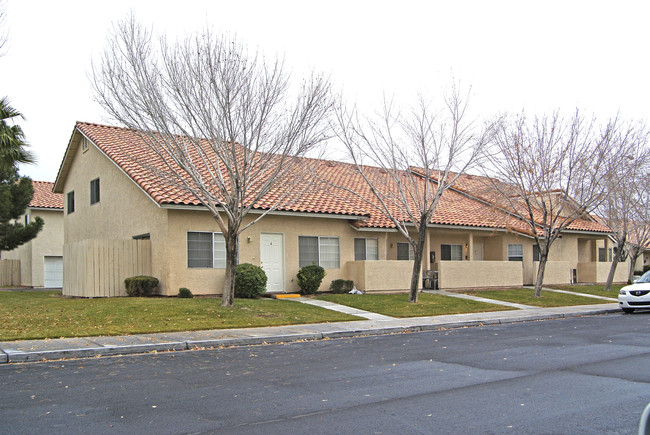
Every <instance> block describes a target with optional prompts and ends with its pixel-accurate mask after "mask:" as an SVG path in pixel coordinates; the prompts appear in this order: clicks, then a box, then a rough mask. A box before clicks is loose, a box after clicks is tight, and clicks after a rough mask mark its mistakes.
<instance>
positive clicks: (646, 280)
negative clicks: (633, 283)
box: [637, 270, 650, 284]
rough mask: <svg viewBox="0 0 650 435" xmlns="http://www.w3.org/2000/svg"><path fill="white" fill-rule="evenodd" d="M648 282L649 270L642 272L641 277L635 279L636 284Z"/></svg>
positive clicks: (649, 280)
mask: <svg viewBox="0 0 650 435" xmlns="http://www.w3.org/2000/svg"><path fill="white" fill-rule="evenodd" d="M646 282H650V270H649V271H647V272H646V273H644V274H643V276H642V277H641V278H639V280H638V281H637V284H641V283H646Z"/></svg>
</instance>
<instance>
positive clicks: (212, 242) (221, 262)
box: [185, 231, 228, 269]
mask: <svg viewBox="0 0 650 435" xmlns="http://www.w3.org/2000/svg"><path fill="white" fill-rule="evenodd" d="M190 234H211V235H212V237H210V264H211V266H191V265H190ZM217 237H220V238H221V239H223V249H219V251H218V253H223V258H221V257H220V256H219V257H218V256H217V255H215V252H217V251H215V249H216V244H215V242H216V241H215V238H217ZM185 239H186V249H185V254H186V257H187V263H186V264H187V268H188V269H225V268H226V263H227V255H228V254H227V252H226V238H225V237H224V235H223V234H222V233H219V232H212V231H187V232H186V235H185ZM194 242H196V240H194ZM219 245H221V240H220V241H219ZM195 260H196V259H195ZM217 262H218V263H217Z"/></svg>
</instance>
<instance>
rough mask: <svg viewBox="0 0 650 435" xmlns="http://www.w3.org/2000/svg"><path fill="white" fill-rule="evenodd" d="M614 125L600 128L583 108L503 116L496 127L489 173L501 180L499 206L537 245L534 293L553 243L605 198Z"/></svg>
mask: <svg viewBox="0 0 650 435" xmlns="http://www.w3.org/2000/svg"><path fill="white" fill-rule="evenodd" d="M612 130H613V125H612V123H609V124H607V125H606V126H604V127H603V128H602V129H598V128H597V127H596V123H595V121H594V120H593V119H585V118H584V117H583V116H582V115H581V114H580V113H579V112H577V111H576V113H575V115H574V116H572V117H569V118H565V117H562V116H560V115H559V114H558V113H557V112H556V113H554V114H553V115H551V116H542V117H533V118H528V117H527V116H526V115H525V114H523V113H522V114H520V115H518V116H509V117H503V118H502V120H501V122H499V124H498V127H497V128H496V130H495V134H494V135H493V136H492V137H493V141H492V144H493V148H492V154H491V155H490V162H491V164H490V165H489V169H490V171H493V172H490V174H489V175H492V176H494V177H495V178H496V180H499V181H501V182H503V183H500V182H496V180H495V182H494V183H493V184H492V187H493V189H494V192H496V193H498V195H497V196H498V199H497V200H496V201H497V205H498V207H500V208H502V209H504V210H506V211H508V212H509V213H511V214H513V215H516V216H518V217H519V218H520V219H521V220H522V221H523V222H524V223H525V225H526V226H527V228H528V229H529V231H530V233H531V234H532V236H533V238H534V239H535V243H536V245H537V247H538V249H539V267H538V270H537V279H536V282H535V296H537V297H540V296H541V290H542V283H543V281H544V270H545V267H546V262H547V260H548V255H549V252H550V249H551V246H552V245H553V242H555V240H557V239H558V237H560V236H561V234H562V233H563V232H564V231H565V230H567V229H568V228H570V226H571V225H572V224H573V223H574V222H575V221H576V220H578V219H587V220H589V219H591V218H590V217H589V213H590V212H591V211H593V210H594V209H595V208H596V207H597V206H598V205H600V203H601V202H602V201H603V195H602V185H603V178H604V176H605V174H606V171H605V170H604V169H605V168H604V167H603V166H600V165H598V162H600V161H602V160H603V159H604V158H605V156H607V155H608V154H607V153H608V151H609V147H610V142H611V136H612Z"/></svg>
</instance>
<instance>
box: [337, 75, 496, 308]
mask: <svg viewBox="0 0 650 435" xmlns="http://www.w3.org/2000/svg"><path fill="white" fill-rule="evenodd" d="M467 104H468V99H467V98H464V96H462V95H461V94H460V93H459V92H458V90H457V88H456V87H453V88H452V89H451V92H450V93H449V95H447V96H446V97H445V99H444V105H443V107H442V108H441V109H439V110H437V111H434V110H433V109H432V106H431V104H429V103H426V102H425V101H424V100H423V99H422V98H420V103H419V106H417V107H414V108H412V109H411V110H410V111H409V112H406V113H403V112H400V111H398V110H396V109H395V107H394V105H393V104H392V102H390V103H389V102H386V101H385V102H384V107H383V113H382V114H381V115H379V116H377V117H375V118H369V117H362V116H360V115H359V114H358V113H357V111H356V110H347V109H346V108H344V107H339V108H338V110H337V118H338V126H339V128H338V136H339V138H340V139H341V141H342V142H343V144H345V147H346V148H347V151H348V153H349V155H350V157H351V159H352V161H353V162H354V164H355V166H356V169H357V170H358V172H359V173H360V174H361V177H362V178H363V180H364V181H365V184H366V186H367V187H368V188H369V190H370V192H371V195H364V194H362V193H359V192H355V191H352V193H355V194H357V195H358V196H359V197H360V198H361V199H363V200H364V201H365V202H366V203H367V204H368V205H370V207H371V208H372V209H374V210H376V211H377V212H378V213H381V214H383V215H384V216H385V217H386V218H388V219H389V220H390V221H391V222H392V223H393V225H394V226H395V227H396V228H397V229H398V230H399V231H400V233H401V234H402V235H403V236H404V237H405V238H406V239H407V240H408V242H409V243H410V244H411V246H412V247H413V251H414V257H415V258H414V262H413V273H412V275H411V284H410V295H409V301H410V302H417V300H418V293H417V291H418V288H419V282H420V273H421V269H422V259H423V252H424V245H425V240H426V234H427V226H428V225H429V223H430V222H431V219H432V217H433V214H434V213H435V211H436V207H437V206H438V203H439V202H440V198H441V197H442V195H443V194H444V192H445V191H446V190H447V189H448V188H449V187H450V186H451V185H452V184H453V183H454V181H455V180H456V179H457V178H458V177H459V176H460V175H461V174H463V173H465V172H467V171H468V170H469V169H470V168H471V167H472V166H473V165H474V164H476V163H477V159H478V158H479V156H480V155H481V151H482V148H483V146H484V145H485V144H486V143H487V142H488V139H487V138H488V131H489V130H488V129H478V128H475V127H476V126H475V125H474V124H473V123H472V122H470V121H468V119H467V108H468V106H467ZM365 163H369V164H371V165H373V166H374V167H368V166H365ZM378 168H379V171H377V169H378ZM378 172H379V173H378ZM339 187H340V188H344V187H343V186H339ZM412 230H414V231H412Z"/></svg>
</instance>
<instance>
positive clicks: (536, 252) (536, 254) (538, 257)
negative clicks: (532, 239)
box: [533, 244, 541, 262]
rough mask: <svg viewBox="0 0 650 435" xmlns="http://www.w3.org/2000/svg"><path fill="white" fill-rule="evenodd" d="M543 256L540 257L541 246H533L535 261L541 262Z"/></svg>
mask: <svg viewBox="0 0 650 435" xmlns="http://www.w3.org/2000/svg"><path fill="white" fill-rule="evenodd" d="M540 258H541V255H539V246H537V244H534V245H533V261H537V262H539V261H540Z"/></svg>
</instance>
